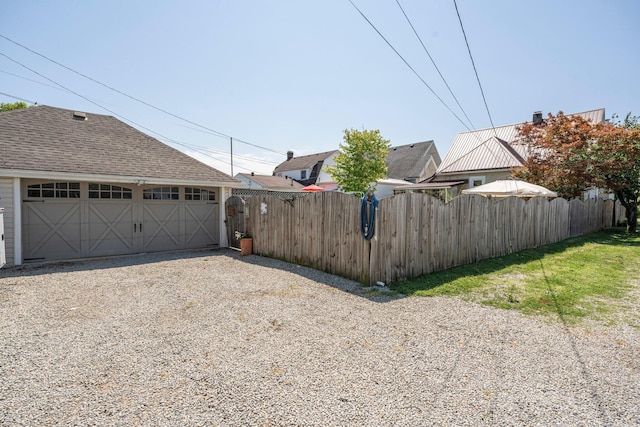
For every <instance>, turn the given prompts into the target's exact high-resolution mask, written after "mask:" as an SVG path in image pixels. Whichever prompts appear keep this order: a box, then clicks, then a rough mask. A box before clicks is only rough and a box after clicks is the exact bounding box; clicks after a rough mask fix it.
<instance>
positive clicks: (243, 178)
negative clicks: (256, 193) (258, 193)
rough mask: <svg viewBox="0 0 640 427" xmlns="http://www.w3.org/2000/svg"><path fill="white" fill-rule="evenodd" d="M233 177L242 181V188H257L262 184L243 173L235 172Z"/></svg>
mask: <svg viewBox="0 0 640 427" xmlns="http://www.w3.org/2000/svg"><path fill="white" fill-rule="evenodd" d="M234 178H235V179H237V180H238V181H240V182H242V183H243V184H244V188H254V189H255V188H257V189H260V188H262V186H261V185H260V184H258V183H257V182H255V181H252V180H251V179H249V178H247V177H246V176H244V175H240V174H237V175H236V176H234Z"/></svg>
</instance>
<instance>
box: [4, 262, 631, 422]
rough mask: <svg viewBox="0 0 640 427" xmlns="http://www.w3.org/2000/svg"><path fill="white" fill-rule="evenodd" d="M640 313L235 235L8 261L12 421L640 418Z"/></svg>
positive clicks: (7, 407) (7, 408)
mask: <svg viewBox="0 0 640 427" xmlns="http://www.w3.org/2000/svg"><path fill="white" fill-rule="evenodd" d="M639 424H640V331H639V330H638V329H634V328H632V327H629V326H618V327H616V328H605V327H600V326H590V327H586V326H582V327H572V328H568V327H566V326H564V325H563V324H562V323H561V322H558V323H557V324H554V325H550V324H548V323H545V322H544V321H541V320H539V319H537V318H533V317H527V316H524V315H521V314H519V313H516V312H510V311H505V310H498V309H493V308H487V307H483V306H480V305H476V304H473V303H467V302H464V301H462V300H460V299H458V298H396V299H389V298H387V299H384V298H379V297H375V296H368V294H367V290H366V289H363V288H362V287H361V286H360V285H359V284H357V283H354V282H351V281H349V280H346V279H342V278H339V277H336V276H332V275H329V274H325V273H321V272H318V271H315V270H312V269H308V268H304V267H299V266H296V265H292V264H288V263H284V262H280V261H276V260H272V259H267V258H262V257H259V256H255V255H251V256H248V257H240V256H239V254H238V253H237V252H234V251H231V250H226V249H222V250H218V251H204V252H202V251H200V252H198V251H193V252H181V253H172V254H147V255H139V256H134V257H124V258H112V259H101V260H91V261H79V262H68V263H60V264H49V265H31V266H27V267H24V268H20V269H16V268H14V269H8V270H7V269H3V270H0V425H3V426H17V425H29V426H47V425H154V426H156V425H167V426H169V425H171V426H174V425H188V426H190V425H203V426H204V425H207V426H209V425H213V426H215V425H221V426H245V425H257V426H279V425H300V426H311V425H317V426H332V425H336V426H345V425H354V426H365V425H366V426H376V425H385V426H391V425H393V426H413V425H416V426H422V425H474V426H475V425H544V426H550V425H559V426H568V425H571V426H579V425H588V426H599V425H616V426H618V425H619V426H623V425H624V426H626V425H639Z"/></svg>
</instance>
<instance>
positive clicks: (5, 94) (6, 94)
mask: <svg viewBox="0 0 640 427" xmlns="http://www.w3.org/2000/svg"><path fill="white" fill-rule="evenodd" d="M0 95H4V96H8V97H9V98H13V99H18V100H20V101H24V102H28V103H29V104H37V102H33V101H29V100H28V99H24V98H20V97H18V96H13V95H9V94H8V93H4V92H0Z"/></svg>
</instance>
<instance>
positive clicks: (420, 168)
mask: <svg viewBox="0 0 640 427" xmlns="http://www.w3.org/2000/svg"><path fill="white" fill-rule="evenodd" d="M385 164H386V166H387V177H388V178H390V179H401V180H404V181H409V182H414V183H415V182H419V181H422V180H424V179H426V178H428V177H429V176H431V175H433V173H434V172H435V171H436V168H437V167H438V165H439V164H440V155H439V154H438V150H437V149H436V146H435V144H434V142H433V141H424V142H418V143H414V144H407V145H400V146H397V147H391V148H390V149H389V153H388V154H387V159H386V161H385Z"/></svg>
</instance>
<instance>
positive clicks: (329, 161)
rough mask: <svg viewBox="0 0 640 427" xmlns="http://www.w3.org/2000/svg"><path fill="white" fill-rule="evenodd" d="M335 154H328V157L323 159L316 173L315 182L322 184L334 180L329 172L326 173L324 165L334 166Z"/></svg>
mask: <svg viewBox="0 0 640 427" xmlns="http://www.w3.org/2000/svg"><path fill="white" fill-rule="evenodd" d="M336 154H338V153H334V154H332V155H330V156H329V157H327V158H326V159H325V161H324V162H323V163H322V169H320V173H319V174H318V179H316V184H323V183H331V182H334V181H333V178H332V177H331V175H329V173H327V171H326V169H325V168H326V167H327V166H335V165H336V161H335V159H334V157H335V156H336Z"/></svg>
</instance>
